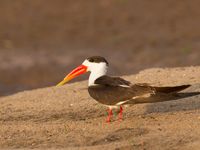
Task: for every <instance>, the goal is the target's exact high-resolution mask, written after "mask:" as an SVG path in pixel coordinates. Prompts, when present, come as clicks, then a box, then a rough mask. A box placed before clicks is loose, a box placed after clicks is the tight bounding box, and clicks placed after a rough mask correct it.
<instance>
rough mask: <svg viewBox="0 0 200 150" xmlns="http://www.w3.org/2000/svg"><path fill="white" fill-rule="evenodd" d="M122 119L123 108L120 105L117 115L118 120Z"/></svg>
mask: <svg viewBox="0 0 200 150" xmlns="http://www.w3.org/2000/svg"><path fill="white" fill-rule="evenodd" d="M122 119H123V108H122V106H120V111H119V115H118V120H120V121H121V120H122Z"/></svg>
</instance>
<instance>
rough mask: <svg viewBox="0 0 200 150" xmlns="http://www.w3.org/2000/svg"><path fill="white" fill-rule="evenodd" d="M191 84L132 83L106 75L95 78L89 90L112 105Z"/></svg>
mask: <svg viewBox="0 0 200 150" xmlns="http://www.w3.org/2000/svg"><path fill="white" fill-rule="evenodd" d="M189 86H190V85H181V86H174V87H153V86H150V85H148V84H131V83H130V82H129V81H126V80H124V79H122V78H119V77H109V76H106V75H104V76H101V77H100V78H98V79H96V80H95V85H93V86H89V88H88V92H89V94H90V96H91V97H92V98H94V99H95V100H97V101H98V102H100V103H102V104H105V105H111V106H112V105H117V104H118V103H123V102H125V103H127V102H128V101H131V100H132V99H134V98H135V97H137V98H140V97H143V96H144V95H145V94H150V95H156V94H159V93H164V94H169V93H174V92H178V91H181V90H184V89H186V88H188V87H189ZM151 102H152V101H151ZM141 103H142V101H141Z"/></svg>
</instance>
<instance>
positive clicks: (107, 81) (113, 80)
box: [95, 75, 131, 86]
mask: <svg viewBox="0 0 200 150" xmlns="http://www.w3.org/2000/svg"><path fill="white" fill-rule="evenodd" d="M95 84H100V85H108V86H119V85H126V86H130V85H131V82H129V81H126V80H124V79H122V78H120V77H109V76H106V75H104V76H101V77H99V78H98V79H96V80H95Z"/></svg>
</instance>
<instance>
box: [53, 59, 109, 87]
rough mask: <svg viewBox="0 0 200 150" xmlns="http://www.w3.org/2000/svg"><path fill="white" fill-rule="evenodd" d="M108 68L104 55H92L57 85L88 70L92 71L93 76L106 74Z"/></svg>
mask: <svg viewBox="0 0 200 150" xmlns="http://www.w3.org/2000/svg"><path fill="white" fill-rule="evenodd" d="M107 68H108V62H107V60H106V59H105V58H104V57H101V56H92V57H89V58H87V59H86V60H85V61H84V62H83V63H82V64H81V65H80V66H78V67H76V68H75V69H74V70H72V71H71V72H70V73H69V74H68V75H67V76H66V77H65V78H64V79H63V80H62V81H61V82H60V83H58V84H57V86H61V85H64V84H65V83H67V82H68V81H70V80H72V79H73V78H75V77H77V76H79V75H81V74H84V73H86V72H91V74H93V76H96V77H99V76H102V75H105V74H106V72H107Z"/></svg>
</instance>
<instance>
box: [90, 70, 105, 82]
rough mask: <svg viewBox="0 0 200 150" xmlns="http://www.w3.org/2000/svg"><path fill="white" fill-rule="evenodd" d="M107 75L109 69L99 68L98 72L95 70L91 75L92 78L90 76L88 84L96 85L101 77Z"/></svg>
mask: <svg viewBox="0 0 200 150" xmlns="http://www.w3.org/2000/svg"><path fill="white" fill-rule="evenodd" d="M106 73H107V68H105V69H104V68H101V69H99V68H97V69H96V70H93V71H91V73H90V76H89V82H88V85H89V86H91V85H95V83H94V82H95V80H96V79H98V78H99V77H101V76H104V75H106Z"/></svg>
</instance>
